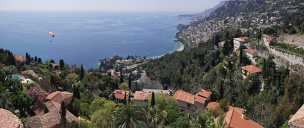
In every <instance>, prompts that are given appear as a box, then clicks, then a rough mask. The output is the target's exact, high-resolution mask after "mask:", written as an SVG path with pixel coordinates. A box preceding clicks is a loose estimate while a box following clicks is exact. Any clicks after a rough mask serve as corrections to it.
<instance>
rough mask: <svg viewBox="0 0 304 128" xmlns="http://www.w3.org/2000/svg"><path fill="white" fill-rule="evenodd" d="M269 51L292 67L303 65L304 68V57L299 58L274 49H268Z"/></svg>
mask: <svg viewBox="0 0 304 128" xmlns="http://www.w3.org/2000/svg"><path fill="white" fill-rule="evenodd" d="M268 49H269V51H270V52H271V54H273V55H274V56H276V57H280V58H281V59H283V60H286V61H288V62H289V64H290V65H296V64H299V65H303V66H304V58H303V57H299V56H296V55H291V54H288V53H285V52H283V51H279V50H277V49H275V48H272V47H268Z"/></svg>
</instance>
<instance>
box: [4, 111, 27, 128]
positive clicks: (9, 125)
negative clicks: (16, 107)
mask: <svg viewBox="0 0 304 128" xmlns="http://www.w3.org/2000/svg"><path fill="white" fill-rule="evenodd" d="M0 128H23V124H22V122H21V120H20V119H19V118H18V117H17V116H16V115H15V114H13V113H12V112H10V111H8V110H6V109H2V108H0Z"/></svg>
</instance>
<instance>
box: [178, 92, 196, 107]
mask: <svg viewBox="0 0 304 128" xmlns="http://www.w3.org/2000/svg"><path fill="white" fill-rule="evenodd" d="M174 97H175V99H176V100H178V101H182V102H186V103H189V104H194V95H192V94H191V93H188V92H185V91H183V90H178V91H176V92H175V95H174Z"/></svg>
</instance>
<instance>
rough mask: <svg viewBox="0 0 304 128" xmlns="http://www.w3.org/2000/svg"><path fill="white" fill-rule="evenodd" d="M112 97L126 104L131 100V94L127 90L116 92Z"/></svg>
mask: <svg viewBox="0 0 304 128" xmlns="http://www.w3.org/2000/svg"><path fill="white" fill-rule="evenodd" d="M112 96H113V98H114V99H115V100H116V101H117V102H124V101H125V100H126V99H128V98H129V92H128V91H125V90H115V91H114V92H113V93H112Z"/></svg>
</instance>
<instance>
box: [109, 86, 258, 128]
mask: <svg viewBox="0 0 304 128" xmlns="http://www.w3.org/2000/svg"><path fill="white" fill-rule="evenodd" d="M152 93H154V94H156V95H157V94H162V95H167V96H170V97H173V98H174V99H175V100H176V102H177V105H178V106H179V108H180V109H181V110H183V111H185V112H194V111H198V110H199V111H201V110H209V111H212V112H215V113H219V111H220V110H221V107H220V104H219V103H218V102H213V101H211V96H212V92H211V91H208V90H205V89H201V90H199V91H198V92H197V93H196V94H192V93H189V92H186V91H184V90H177V91H175V92H174V93H173V91H172V90H156V89H143V90H142V91H136V92H135V93H134V94H133V95H131V93H129V91H124V90H115V91H114V92H113V97H114V98H115V100H116V101H118V102H123V101H125V100H128V99H130V100H132V101H133V102H135V103H139V104H142V105H147V104H148V101H149V99H150V98H151V96H152ZM224 124H225V128H263V126H261V125H260V124H258V123H257V122H255V121H253V120H251V119H249V118H247V117H246V116H245V109H242V108H238V107H233V106H229V109H228V111H227V112H226V113H225V119H224Z"/></svg>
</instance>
